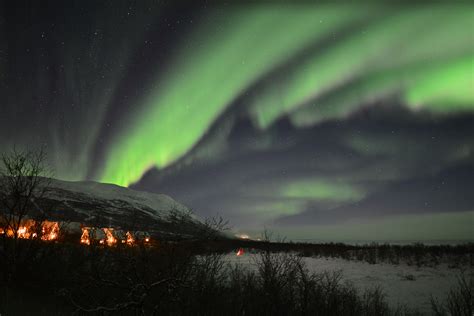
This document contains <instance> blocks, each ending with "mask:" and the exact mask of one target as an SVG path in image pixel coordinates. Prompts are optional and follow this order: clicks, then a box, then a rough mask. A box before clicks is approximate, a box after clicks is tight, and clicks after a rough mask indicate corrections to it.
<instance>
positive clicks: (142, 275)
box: [0, 240, 474, 316]
mask: <svg viewBox="0 0 474 316" xmlns="http://www.w3.org/2000/svg"><path fill="white" fill-rule="evenodd" d="M11 242H14V241H13V240H11ZM15 242H16V243H17V245H16V247H17V252H16V258H15V259H14V260H15V265H11V263H10V264H8V262H7V261H5V260H1V261H0V269H1V271H2V273H1V275H0V278H1V279H0V313H1V314H2V315H69V314H76V315H83V314H84V315H85V314H88V315H226V314H227V315H255V314H260V315H417V312H416V311H410V310H407V309H406V308H404V307H403V306H400V307H398V308H395V309H393V307H392V309H391V308H390V307H389V305H388V303H387V301H386V299H385V296H384V293H383V292H382V291H381V290H380V289H378V288H374V289H371V290H367V291H365V292H358V291H357V290H356V289H355V287H354V286H353V285H351V284H346V283H343V282H342V281H341V275H340V274H338V273H322V274H314V273H311V272H309V271H308V269H307V267H306V266H305V264H304V262H303V260H302V258H301V256H299V255H297V254H292V253H289V252H283V253H276V252H272V251H270V249H269V248H268V247H267V248H266V250H264V251H262V252H260V255H258V256H257V257H256V270H254V271H250V270H247V269H245V268H243V267H241V266H235V265H230V264H228V263H226V262H225V261H224V260H223V255H222V254H220V253H219V252H215V251H214V252H211V251H203V252H202V250H203V249H206V248H207V247H208V246H209V245H212V243H209V241H206V242H204V241H202V242H201V247H198V243H197V242H194V243H190V242H187V243H182V242H180V243H176V242H173V243H171V242H169V243H166V242H161V243H158V242H153V243H151V244H137V245H135V246H127V245H123V244H119V245H117V246H116V247H107V246H101V245H92V246H84V245H78V244H72V243H61V242H42V241H39V240H16V241H15ZM7 243H8V241H7ZM190 245H192V247H191V246H190ZM205 245H206V246H205ZM265 245H266V246H269V245H270V247H273V245H272V244H271V243H266V244H265ZM9 249H11V248H9ZM1 251H3V249H2V250H1ZM2 254H3V255H5V253H2ZM470 277H471V276H470V275H465V276H464V277H462V278H460V282H459V286H458V287H457V288H455V289H453V290H452V292H451V293H450V294H449V296H448V298H447V300H446V301H443V302H436V301H434V300H433V302H432V304H433V314H435V315H469V316H472V312H473V306H472V304H473V301H472V298H473V294H474V292H473V290H474V284H473V280H472V278H470Z"/></svg>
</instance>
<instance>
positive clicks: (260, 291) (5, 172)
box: [0, 151, 474, 316]
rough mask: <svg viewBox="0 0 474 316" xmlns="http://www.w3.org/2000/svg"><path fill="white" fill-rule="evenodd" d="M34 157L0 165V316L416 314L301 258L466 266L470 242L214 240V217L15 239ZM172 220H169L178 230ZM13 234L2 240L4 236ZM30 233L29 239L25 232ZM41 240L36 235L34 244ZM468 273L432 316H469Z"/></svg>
mask: <svg viewBox="0 0 474 316" xmlns="http://www.w3.org/2000/svg"><path fill="white" fill-rule="evenodd" d="M43 160H44V155H43V153H42V152H38V153H36V152H15V151H14V152H13V153H12V154H11V155H10V156H4V157H3V159H2V162H3V168H2V169H0V171H1V172H0V177H1V180H2V181H1V190H0V206H1V209H0V226H1V227H0V228H1V229H2V234H1V236H0V314H1V315H2V316H3V315H7V316H9V315H48V316H52V315H70V314H76V315H86V314H87V315H371V316H372V315H373V316H376V315H417V312H416V311H410V310H407V309H406V308H404V307H403V306H400V307H397V308H395V309H393V307H392V309H391V308H390V307H389V305H388V303H387V301H386V298H385V296H384V293H383V292H382V291H381V290H380V289H378V288H374V289H370V290H367V291H365V292H358V291H357V290H356V289H355V287H354V286H353V285H351V284H347V283H343V282H342V280H341V275H340V274H338V273H322V274H315V273H312V272H310V271H309V270H308V269H307V267H306V266H305V264H304V261H303V260H302V256H326V257H340V258H345V259H356V260H365V261H368V262H371V263H376V262H391V263H399V262H400V261H401V260H403V261H406V262H408V263H409V262H413V263H414V264H417V265H424V264H437V263H439V262H440V261H441V260H448V261H450V262H451V261H452V262H454V263H455V264H466V263H467V264H468V265H470V266H471V267H472V263H473V258H472V255H473V251H472V250H473V245H472V244H470V245H463V246H455V247H450V246H438V247H428V248H427V247H426V246H423V245H412V246H409V247H405V246H389V245H368V246H365V247H358V246H347V245H342V244H325V245H310V244H291V243H270V242H268V241H263V242H257V241H243V240H230V239H224V238H218V237H219V234H217V232H218V231H219V230H221V228H222V226H225V225H224V224H225V223H224V222H223V221H222V220H214V221H212V220H211V221H206V223H205V225H204V226H203V227H204V228H206V229H205V230H204V231H203V232H202V233H200V234H199V235H200V236H201V238H202V239H201V240H199V241H183V240H182V241H173V242H171V241H168V242H165V241H160V242H158V241H157V240H153V239H151V240H149V241H146V240H142V241H140V240H137V241H136V242H134V243H133V244H131V245H129V244H127V243H125V244H122V243H116V244H114V245H113V246H110V247H109V246H108V245H106V244H105V243H102V244H100V243H99V242H91V243H90V245H84V244H80V243H79V237H80V236H73V235H70V236H68V235H64V234H60V231H58V233H57V236H56V235H55V236H54V238H51V239H48V238H46V239H44V240H42V239H43V238H42V237H44V236H42V235H41V234H43V235H44V232H43V231H42V229H40V226H38V227H37V229H38V230H37V231H36V233H37V236H36V238H30V237H25V236H23V237H22V236H21V235H20V231H21V227H22V223H23V221H24V220H25V219H28V218H32V214H31V210H32V209H37V210H39V211H40V212H39V213H40V215H42V218H37V217H35V218H33V219H34V220H35V221H36V223H41V222H40V220H47V219H48V216H47V215H48V211H47V210H46V209H44V208H41V207H39V205H38V203H36V201H39V200H40V199H41V197H43V196H44V193H45V188H47V185H46V186H45V184H44V182H45V181H47V178H44V177H43V175H44V168H43V163H42V162H43ZM181 217H182V216H181V215H180V216H177V217H176V220H177V221H178V222H177V223H176V225H179V224H180V221H181V222H182V220H181ZM9 231H11V232H12V233H11V234H9V233H8V232H9ZM32 237H33V235H32ZM40 237H41V238H40ZM240 247H245V248H247V249H249V248H252V249H254V250H256V251H257V250H258V251H259V255H257V257H256V262H255V263H256V269H255V270H247V269H245V268H244V267H241V266H235V265H234V266H232V265H229V264H228V263H226V262H225V261H224V260H223V254H225V253H228V252H229V251H235V249H236V248H240ZM473 283H474V282H473V280H472V275H471V274H469V273H468V274H466V275H463V276H461V277H460V281H459V286H458V287H457V288H455V289H453V290H452V291H451V292H450V294H449V295H448V297H447V299H446V301H443V302H438V301H435V300H432V302H431V303H432V307H433V309H432V310H433V313H434V314H435V315H456V316H457V315H462V316H472V315H473V290H474V284H473Z"/></svg>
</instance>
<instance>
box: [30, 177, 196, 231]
mask: <svg viewBox="0 0 474 316" xmlns="http://www.w3.org/2000/svg"><path fill="white" fill-rule="evenodd" d="M45 183H47V185H46V194H45V195H44V197H43V198H41V199H39V200H37V201H35V205H36V206H37V207H36V208H37V209H38V210H40V211H39V212H41V213H43V214H46V216H47V217H48V218H49V219H50V220H60V221H68V222H73V223H76V224H82V225H86V226H96V227H114V228H118V229H127V230H139V231H147V232H149V233H150V234H155V235H156V234H159V235H161V236H163V235H167V236H171V235H173V236H183V237H192V235H196V234H199V232H200V231H202V224H201V222H200V221H199V220H198V218H197V217H196V216H194V215H191V216H189V215H188V216H185V215H184V214H189V213H187V211H188V209H187V208H186V207H185V206H184V205H182V204H180V203H178V202H177V201H175V200H173V199H172V198H171V197H169V196H167V195H163V194H154V193H149V192H142V191H136V190H132V189H129V188H125V187H120V186H117V185H113V184H104V183H98V182H92V181H86V182H69V181H61V180H56V179H50V181H48V182H45ZM35 212H38V211H37V210H33V211H32V213H35ZM36 215H38V214H36ZM76 226H77V225H76Z"/></svg>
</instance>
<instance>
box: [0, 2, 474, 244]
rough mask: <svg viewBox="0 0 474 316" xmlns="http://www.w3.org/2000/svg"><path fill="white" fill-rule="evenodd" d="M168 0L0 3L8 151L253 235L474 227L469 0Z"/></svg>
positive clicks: (451, 233) (427, 233) (368, 234)
mask: <svg viewBox="0 0 474 316" xmlns="http://www.w3.org/2000/svg"><path fill="white" fill-rule="evenodd" d="M172 3H173V2H172V1H169V2H164V4H163V3H160V2H158V1H138V2H135V1H134V2H127V1H117V0H114V1H3V0H0V152H8V151H9V150H10V149H11V148H12V146H14V145H15V146H17V147H27V148H37V147H39V146H45V148H46V149H47V154H48V162H49V164H50V166H51V167H52V169H53V170H54V176H55V177H57V178H60V179H64V180H73V181H80V180H95V181H101V182H106V183H114V184H117V185H122V186H130V187H132V188H135V189H140V190H146V191H150V192H157V193H165V194H168V195H170V196H172V197H173V198H175V199H176V200H178V201H180V202H182V203H183V204H185V205H187V206H188V207H190V208H192V209H193V210H194V211H195V212H196V213H197V214H198V215H200V216H214V215H216V214H219V215H222V216H223V217H225V218H227V219H229V220H230V222H231V224H232V225H233V226H234V231H235V232H237V233H245V234H250V235H252V236H256V235H258V234H259V233H260V232H261V231H262V230H263V228H264V227H266V228H267V229H269V230H271V231H273V232H275V234H279V235H281V236H286V237H288V238H289V239H294V240H309V239H311V240H325V241H358V240H378V241H382V240H391V241H394V240H405V241H407V240H421V241H428V240H474V233H473V228H472V227H474V81H473V71H474V6H473V5H471V4H469V3H468V2H457V3H455V4H453V2H451V4H449V5H448V4H443V3H442V2H433V3H429V2H422V3H421V2H420V3H418V2H415V3H411V4H410V2H404V3H403V4H396V3H395V2H390V3H388V2H387V3H386V4H383V3H382V2H380V1H374V2H365V3H364V4H361V3H359V4H357V5H355V4H354V5H349V4H344V3H343V2H341V1H339V2H337V1H336V2H334V3H332V4H331V2H323V3H322V4H319V5H313V4H309V2H300V3H298V4H293V5H287V4H284V3H285V2H284V1H273V2H272V1H266V2H262V3H261V4H252V3H250V2H243V3H244V4H240V5H232V4H229V3H227V4H226V3H224V2H209V3H205V2H203V3H198V2H194V4H191V3H189V4H186V5H185V4H181V5H178V6H177V5H176V4H174V5H172ZM231 3H233V2H231Z"/></svg>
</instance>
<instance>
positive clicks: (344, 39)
mask: <svg viewBox="0 0 474 316" xmlns="http://www.w3.org/2000/svg"><path fill="white" fill-rule="evenodd" d="M473 21H474V19H472V11H471V10H469V8H468V9H467V10H466V8H465V7H463V6H443V5H438V6H436V5H434V7H433V6H430V8H429V10H427V9H426V7H419V8H412V7H410V8H407V7H402V6H400V7H394V6H391V7H387V8H376V7H370V8H369V7H367V6H349V5H324V6H319V7H316V6H309V5H307V6H306V5H298V6H279V5H272V4H264V5H259V6H252V5H248V6H245V7H238V8H237V7H236V8H233V9H232V10H228V11H226V13H225V14H223V13H222V12H212V11H211V13H209V14H208V16H207V17H206V18H203V19H202V20H201V23H200V24H199V25H198V26H197V27H196V28H195V29H194V30H193V32H192V33H191V34H189V35H188V37H187V38H186V39H185V40H183V41H182V42H181V44H180V46H179V47H178V48H177V49H176V51H175V54H174V59H173V61H172V62H171V63H170V64H169V65H163V69H164V71H163V72H160V73H161V74H162V76H163V78H158V79H157V82H158V84H157V86H156V88H155V90H154V91H152V92H151V93H150V94H149V95H148V96H146V97H145V98H144V99H143V101H142V102H141V103H138V104H137V105H136V108H137V110H136V112H135V113H134V114H133V115H132V116H131V117H130V118H129V120H128V121H127V122H125V123H124V126H123V127H122V130H121V133H120V134H118V135H117V136H116V138H115V141H114V142H113V144H112V145H111V148H109V150H108V152H107V159H106V162H105V164H104V166H105V167H104V168H103V170H101V172H100V174H99V175H98V177H99V178H100V180H101V181H103V182H111V183H116V184H119V185H129V184H131V183H133V182H135V181H138V180H139V179H140V178H141V176H142V175H143V174H144V173H145V172H146V171H147V170H148V169H150V168H152V167H156V168H159V169H161V168H164V167H167V166H169V165H170V164H172V163H173V162H175V161H176V160H178V159H179V158H181V157H183V156H184V155H185V154H186V153H188V152H189V150H190V149H192V148H193V146H195V145H196V143H197V142H198V141H199V140H200V139H201V138H202V137H203V135H204V134H205V133H206V131H207V130H208V129H209V127H210V125H211V124H212V123H213V122H214V121H215V120H216V119H217V118H218V117H219V115H220V114H222V113H223V111H224V110H226V109H227V108H228V106H229V105H231V104H232V102H233V101H235V100H236V99H237V98H238V97H239V96H245V95H246V91H248V90H249V89H251V88H253V87H255V86H256V87H258V89H256V91H254V92H252V96H249V98H247V99H245V98H244V100H245V102H246V106H247V108H248V111H249V115H250V116H251V117H252V118H253V120H254V121H255V122H256V123H257V125H258V126H259V127H260V128H262V129H264V128H267V127H268V126H269V125H270V124H271V123H272V122H274V120H275V119H277V118H279V117H281V116H283V115H286V114H289V113H290V115H291V120H292V122H293V123H294V124H295V125H297V126H299V125H310V124H315V123H317V122H319V121H322V120H324V119H328V118H340V117H344V116H345V115H347V114H349V113H351V112H352V111H354V110H355V108H356V107H357V106H358V105H360V104H361V103H364V102H367V101H370V100H372V99H376V98H379V97H386V96H390V95H392V94H399V95H401V96H402V98H403V100H404V101H405V102H406V104H407V106H410V107H412V108H413V109H418V108H427V109H433V110H435V111H438V112H439V111H459V110H472V109H473V108H472V105H473V104H474V103H473V99H474V97H473V93H474V92H473V90H472V89H471V87H472V62H473V59H472V56H474V40H473V38H472V32H471V33H469V31H468V30H472V29H474V24H473V23H474V22H473ZM300 109H301V110H300Z"/></svg>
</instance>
